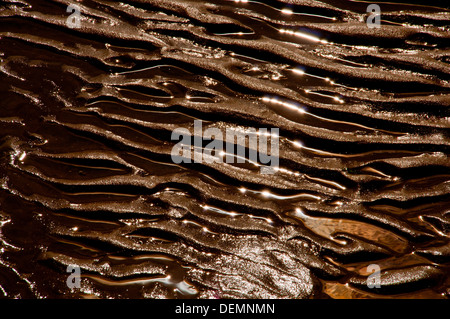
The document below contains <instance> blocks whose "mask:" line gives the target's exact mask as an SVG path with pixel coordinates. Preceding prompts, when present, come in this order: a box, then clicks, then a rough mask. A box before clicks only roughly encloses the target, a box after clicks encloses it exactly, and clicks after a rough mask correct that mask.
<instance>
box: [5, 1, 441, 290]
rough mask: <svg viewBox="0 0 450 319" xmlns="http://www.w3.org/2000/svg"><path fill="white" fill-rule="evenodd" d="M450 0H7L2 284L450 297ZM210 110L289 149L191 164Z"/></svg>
mask: <svg viewBox="0 0 450 319" xmlns="http://www.w3.org/2000/svg"><path fill="white" fill-rule="evenodd" d="M445 2H446V1H423V5H412V4H406V3H397V4H394V3H392V2H390V3H382V2H374V3H376V4H378V5H379V6H380V8H381V13H382V15H381V27H380V28H369V27H368V26H367V24H366V20H367V17H368V13H367V12H366V9H367V5H368V3H366V2H356V1H344V0H342V1H333V0H323V1H310V0H284V1H272V0H266V1H220V0H213V1H197V0H193V1H187V0H173V1H172V0H170V1H169V0H147V1H144V0H133V1H123V2H116V1H100V0H95V1H81V2H77V4H78V5H79V6H80V9H81V21H80V27H79V28H69V27H68V25H67V19H68V17H69V15H70V12H67V11H66V9H67V6H68V5H69V4H71V3H72V2H71V1H63V0H61V1H37V0H36V1H33V0H29V1H22V0H18V1H12V0H6V1H3V3H2V4H0V93H1V96H2V99H1V108H0V145H1V147H0V157H1V160H0V298H433V299H434V298H448V297H449V294H450V276H449V271H450V240H449V236H450V195H449V193H450V160H449V157H448V156H449V154H450V111H449V106H450V9H449V6H448V5H445V4H444V3H445ZM194 120H202V121H203V128H204V129H207V128H220V129H222V130H224V131H225V130H226V129H227V128H234V129H238V130H246V129H249V128H279V140H280V149H279V157H280V168H279V170H278V171H277V172H276V173H275V174H272V175H265V174H261V172H260V169H259V167H258V166H256V165H252V164H251V163H247V164H228V163H206V162H202V163H191V164H189V163H181V164H175V163H174V162H173V161H172V158H171V150H172V147H173V146H174V144H175V143H176V142H175V141H173V140H171V133H172V131H173V130H174V129H176V128H178V127H183V128H187V129H188V130H189V131H191V132H193V124H194ZM69 265H77V266H79V267H80V269H81V287H80V288H79V289H78V288H69V287H68V286H67V284H66V280H67V277H68V276H69V273H67V272H66V269H67V266H69ZM370 265H377V266H379V268H380V270H381V285H380V287H379V288H378V287H374V288H369V287H368V285H367V279H368V276H369V275H370V274H371V271H370V267H369V266H370ZM368 267H369V269H368Z"/></svg>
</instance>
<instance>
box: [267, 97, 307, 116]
mask: <svg viewBox="0 0 450 319" xmlns="http://www.w3.org/2000/svg"><path fill="white" fill-rule="evenodd" d="M262 100H263V101H264V102H270V103H274V104H278V105H282V106H284V107H287V108H288V109H291V110H294V111H297V112H299V113H302V114H303V113H305V112H306V111H305V110H304V109H303V108H301V107H298V106H297V105H295V104H293V103H289V102H283V101H280V100H278V99H277V98H270V97H263V98H262Z"/></svg>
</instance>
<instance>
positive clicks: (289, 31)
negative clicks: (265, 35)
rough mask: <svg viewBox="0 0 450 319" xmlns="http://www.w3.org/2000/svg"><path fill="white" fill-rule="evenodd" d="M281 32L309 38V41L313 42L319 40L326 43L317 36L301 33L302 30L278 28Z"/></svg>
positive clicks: (325, 41)
mask: <svg viewBox="0 0 450 319" xmlns="http://www.w3.org/2000/svg"><path fill="white" fill-rule="evenodd" d="M280 32H281V33H286V34H290V35H295V36H297V37H300V38H303V39H306V40H309V41H313V42H320V43H328V41H327V40H321V39H319V38H318V37H315V36H313V35H310V34H307V33H303V32H299V31H291V30H286V29H280Z"/></svg>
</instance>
